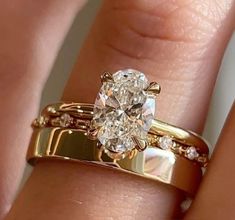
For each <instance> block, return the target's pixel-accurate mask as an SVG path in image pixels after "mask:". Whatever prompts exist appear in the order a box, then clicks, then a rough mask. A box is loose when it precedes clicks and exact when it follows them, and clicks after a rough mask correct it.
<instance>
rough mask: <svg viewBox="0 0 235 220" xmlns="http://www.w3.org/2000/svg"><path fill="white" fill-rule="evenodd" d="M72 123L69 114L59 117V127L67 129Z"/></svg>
mask: <svg viewBox="0 0 235 220" xmlns="http://www.w3.org/2000/svg"><path fill="white" fill-rule="evenodd" d="M71 122H72V118H71V117H70V115H69V114H67V113H64V114H63V115H61V116H60V126H61V127H64V128H65V127H68V126H69V125H70V124H71Z"/></svg>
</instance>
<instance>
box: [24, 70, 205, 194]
mask: <svg viewBox="0 0 235 220" xmlns="http://www.w3.org/2000/svg"><path fill="white" fill-rule="evenodd" d="M101 81H102V87H101V89H100V91H99V93H98V95H97V98H96V101H95V104H85V103H56V104H52V105H48V106H47V107H46V108H44V109H43V110H42V113H41V115H40V116H39V117H38V118H37V119H36V120H35V121H34V122H33V127H34V133H33V137H32V140H31V144H30V147H29V151H28V155H27V159H28V161H29V162H30V163H31V164H34V163H35V162H36V161H38V160H40V159H48V158H58V159H69V160H79V161H81V162H86V163H88V162H90V163H95V164H99V165H104V166H108V167H113V168H116V169H119V170H121V171H124V172H128V173H133V174H136V175H140V176H144V177H146V178H150V179H154V180H159V181H161V182H163V183H167V184H170V185H172V186H175V187H177V188H178V189H180V190H183V191H184V192H186V193H187V194H188V195H191V196H193V195H194V194H195V192H196V190H197V187H198V185H199V183H200V180H201V177H202V167H205V166H206V165H207V163H208V154H209V149H208V143H207V142H206V141H205V140H204V139H203V138H202V137H200V136H199V135H197V134H195V133H193V132H191V131H188V130H184V129H182V128H179V127H175V126H173V125H170V124H167V123H165V122H161V121H159V120H156V119H154V116H155V106H156V97H157V95H158V94H159V93H160V85H159V84H158V83H156V82H151V83H149V82H148V80H147V78H146V77H145V75H144V74H143V73H141V72H139V71H137V70H133V69H127V70H120V71H117V72H116V73H114V74H113V75H111V74H110V73H107V72H106V73H104V74H103V75H102V76H101Z"/></svg>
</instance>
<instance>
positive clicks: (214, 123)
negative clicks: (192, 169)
mask: <svg viewBox="0 0 235 220" xmlns="http://www.w3.org/2000/svg"><path fill="white" fill-rule="evenodd" d="M100 3H101V0H95V1H94V0H93V1H91V0H90V1H88V4H87V5H86V6H85V8H84V9H83V10H82V11H81V12H80V13H79V15H78V16H77V18H76V20H75V22H74V24H73V26H72V28H71V30H70V32H69V34H68V36H67V38H66V40H65V42H64V45H63V47H62V48H61V51H60V53H59V54H58V58H57V61H56V63H55V65H54V68H53V70H52V74H51V76H50V78H49V79H48V82H47V84H46V86H45V89H44V92H43V94H42V100H41V106H45V105H47V104H48V103H51V102H56V101H58V100H60V97H61V94H62V91H63V88H64V85H65V83H66V81H67V79H68V77H69V73H70V72H71V69H72V67H73V65H74V63H75V61H76V57H77V55H78V52H79V49H80V47H81V45H82V42H83V40H84V38H85V36H86V34H87V32H88V31H89V28H90V25H91V23H92V21H93V19H94V17H95V15H96V11H97V9H98V8H99V6H100ZM234 97H235V34H234V36H233V38H232V40H231V42H230V44H229V46H228V48H227V51H226V53H225V56H224V59H223V63H222V66H221V69H220V73H219V77H218V80H217V83H216V87H215V91H214V95H213V99H212V102H211V105H210V111H209V115H208V120H207V123H206V127H205V131H204V136H205V138H206V139H208V141H209V142H210V143H211V144H212V145H214V144H215V142H216V140H217V137H218V135H219V133H220V130H221V128H222V126H223V123H224V120H225V118H226V115H227V113H228V111H229V109H230V107H231V105H232V103H233V100H234Z"/></svg>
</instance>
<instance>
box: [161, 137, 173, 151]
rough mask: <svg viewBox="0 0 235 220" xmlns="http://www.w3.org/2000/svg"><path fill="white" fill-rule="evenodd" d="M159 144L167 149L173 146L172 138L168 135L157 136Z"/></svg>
mask: <svg viewBox="0 0 235 220" xmlns="http://www.w3.org/2000/svg"><path fill="white" fill-rule="evenodd" d="M159 146H160V147H161V148H162V149H164V150H168V149H170V148H172V147H173V140H172V138H170V137H169V136H162V137H160V138H159Z"/></svg>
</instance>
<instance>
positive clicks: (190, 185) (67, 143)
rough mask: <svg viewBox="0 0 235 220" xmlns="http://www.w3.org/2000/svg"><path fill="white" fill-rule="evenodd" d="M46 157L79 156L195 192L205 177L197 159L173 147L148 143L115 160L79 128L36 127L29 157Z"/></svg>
mask: <svg viewBox="0 0 235 220" xmlns="http://www.w3.org/2000/svg"><path fill="white" fill-rule="evenodd" d="M45 158H58V159H63V160H64V159H67V160H78V161H81V162H89V163H94V164H97V165H104V166H109V167H112V168H114V169H117V170H120V171H122V172H128V173H132V174H135V175H139V176H142V177H145V178H148V179H153V180H157V181H160V182H163V183H166V184H170V185H172V186H174V187H176V188H178V189H180V190H182V191H184V192H185V193H186V194H187V195H189V196H193V195H194V194H195V193H196V191H197V188H198V186H199V183H200V181H201V178H202V170H201V168H200V166H199V165H198V164H197V163H194V162H192V161H189V160H187V159H185V158H183V157H180V156H178V155H176V154H174V153H172V152H171V151H165V150H161V149H159V148H157V147H152V146H149V147H148V148H147V149H146V150H145V151H143V152H138V151H135V154H133V155H132V156H131V157H126V158H124V159H121V160H118V161H115V160H113V159H111V158H110V157H108V156H107V155H106V154H105V153H104V152H103V151H102V149H99V148H98V147H97V141H95V140H90V139H88V138H87V136H86V135H85V134H84V132H82V131H79V130H77V129H69V128H60V127H46V128H36V129H34V132H33V136H32V139H31V142H30V146H29V150H28V154H27V160H28V162H29V163H30V164H32V165H34V164H36V163H37V162H38V161H40V160H42V159H45Z"/></svg>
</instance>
